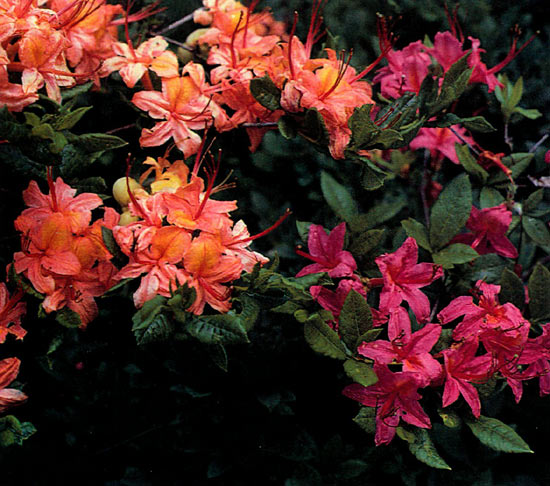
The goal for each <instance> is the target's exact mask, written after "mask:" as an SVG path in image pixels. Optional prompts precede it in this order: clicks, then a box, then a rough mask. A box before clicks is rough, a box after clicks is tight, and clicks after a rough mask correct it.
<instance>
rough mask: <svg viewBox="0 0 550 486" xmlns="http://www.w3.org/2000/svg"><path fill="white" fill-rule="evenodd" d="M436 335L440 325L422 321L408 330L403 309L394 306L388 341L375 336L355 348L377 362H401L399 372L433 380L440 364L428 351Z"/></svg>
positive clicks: (438, 333) (437, 337) (407, 318)
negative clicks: (375, 338)
mask: <svg viewBox="0 0 550 486" xmlns="http://www.w3.org/2000/svg"><path fill="white" fill-rule="evenodd" d="M440 334H441V326H440V325H438V324H426V325H425V326H424V327H422V328H421V329H420V330H418V331H416V332H414V333H413V332H411V321H410V319H409V315H408V313H407V311H406V310H405V309H404V308H403V307H398V308H397V309H395V310H394V311H392V312H391V314H390V320H389V323H388V337H389V341H386V340H383V339H379V340H377V341H372V342H370V343H363V344H361V345H360V346H359V348H358V350H357V351H358V352H359V354H362V355H363V356H366V357H367V358H371V359H374V360H375V361H376V362H377V363H380V364H390V363H392V362H397V363H403V371H413V372H417V373H420V374H422V375H423V376H425V377H426V378H427V379H428V380H429V381H433V380H436V379H437V378H438V377H439V375H440V374H441V365H440V364H439V362H438V361H437V360H436V359H435V358H434V357H433V356H432V355H431V354H430V350H431V349H432V348H433V346H434V344H435V343H436V342H437V340H438V339H439V336H440Z"/></svg>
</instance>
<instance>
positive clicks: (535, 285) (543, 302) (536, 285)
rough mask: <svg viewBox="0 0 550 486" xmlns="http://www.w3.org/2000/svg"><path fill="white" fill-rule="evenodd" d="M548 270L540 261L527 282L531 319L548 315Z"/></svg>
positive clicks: (549, 283) (549, 303)
mask: <svg viewBox="0 0 550 486" xmlns="http://www.w3.org/2000/svg"><path fill="white" fill-rule="evenodd" d="M548 289H550V271H549V270H548V269H547V268H546V267H545V266H544V265H541V264H540V263H539V264H537V266H536V267H535V269H534V270H533V272H532V273H531V276H530V277H529V282H528V292H529V312H530V313H531V318H532V319H537V320H542V319H546V318H549V317H550V299H549V298H548Z"/></svg>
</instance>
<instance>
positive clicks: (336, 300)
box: [309, 275, 367, 319]
mask: <svg viewBox="0 0 550 486" xmlns="http://www.w3.org/2000/svg"><path fill="white" fill-rule="evenodd" d="M353 277H354V278H343V279H342V280H340V282H338V287H337V288H336V290H335V291H332V290H329V289H327V288H325V287H323V286H321V285H313V286H312V287H310V289H309V291H310V292H311V296H312V297H313V298H314V299H315V300H316V301H317V302H319V305H320V306H321V307H322V308H323V309H326V310H328V311H330V312H332V315H333V316H334V318H335V319H338V316H339V315H340V312H341V311H342V307H343V306H344V302H345V301H346V297H347V296H348V294H349V293H350V292H351V291H352V290H355V291H356V292H359V293H360V294H361V295H363V296H364V297H366V296H367V293H366V292H365V287H364V286H363V284H362V283H361V280H360V279H359V276H357V275H354V276H353Z"/></svg>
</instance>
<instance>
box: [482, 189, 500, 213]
mask: <svg viewBox="0 0 550 486" xmlns="http://www.w3.org/2000/svg"><path fill="white" fill-rule="evenodd" d="M504 201H505V199H504V198H503V197H502V194H501V193H500V192H498V191H497V190H496V189H494V188H492V187H487V186H485V187H483V189H481V193H480V194H479V205H480V206H481V209H487V208H494V207H495V206H498V205H500V204H502V203H503V202H504Z"/></svg>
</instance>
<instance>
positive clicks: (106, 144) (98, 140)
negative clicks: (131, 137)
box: [70, 133, 128, 153]
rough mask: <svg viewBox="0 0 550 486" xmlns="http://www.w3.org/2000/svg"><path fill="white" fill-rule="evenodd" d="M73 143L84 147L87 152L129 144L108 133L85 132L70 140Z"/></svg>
mask: <svg viewBox="0 0 550 486" xmlns="http://www.w3.org/2000/svg"><path fill="white" fill-rule="evenodd" d="M70 142H71V143H73V144H75V145H78V146H79V147H81V148H83V149H84V150H85V151H86V152H87V153H92V152H101V151H104V150H113V149H116V148H120V147H124V146H125V145H128V142H125V141H124V140H122V138H119V137H115V136H114V135H107V134H106V133H85V134H84V135H78V136H77V137H74V139H73V138H72V139H71V140H70Z"/></svg>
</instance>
